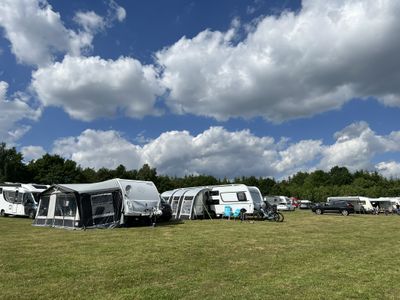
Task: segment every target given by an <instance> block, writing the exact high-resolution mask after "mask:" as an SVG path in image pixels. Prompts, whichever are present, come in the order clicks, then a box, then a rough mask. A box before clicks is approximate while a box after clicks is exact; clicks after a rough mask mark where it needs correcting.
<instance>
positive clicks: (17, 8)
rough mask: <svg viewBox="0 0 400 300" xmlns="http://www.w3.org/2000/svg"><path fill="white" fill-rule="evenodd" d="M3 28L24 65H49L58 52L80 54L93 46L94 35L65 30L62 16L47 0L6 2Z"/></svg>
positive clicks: (0, 6)
mask: <svg viewBox="0 0 400 300" xmlns="http://www.w3.org/2000/svg"><path fill="white" fill-rule="evenodd" d="M0 26H2V27H3V28H4V33H5V37H6V38H7V39H8V40H9V41H10V43H11V51H12V52H13V53H14V55H15V56H16V58H17V60H18V61H19V62H21V63H25V64H30V65H46V64H49V63H51V62H52V61H53V59H54V56H55V55H56V54H58V53H66V52H67V53H70V54H72V55H80V53H81V51H82V50H85V49H88V48H90V47H91V43H92V39H93V36H92V35H91V34H90V33H88V32H86V31H82V32H75V31H73V30H69V29H67V28H65V26H64V24H63V22H62V21H61V16H60V14H59V13H58V12H55V11H54V10H53V8H52V7H51V5H50V4H48V3H47V1H46V0H4V1H2V2H1V3H0Z"/></svg>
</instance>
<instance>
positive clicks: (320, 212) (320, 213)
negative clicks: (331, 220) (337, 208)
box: [315, 208, 323, 215]
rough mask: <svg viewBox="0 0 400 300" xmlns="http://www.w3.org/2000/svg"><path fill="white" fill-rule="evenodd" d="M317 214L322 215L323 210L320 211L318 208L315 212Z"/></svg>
mask: <svg viewBox="0 0 400 300" xmlns="http://www.w3.org/2000/svg"><path fill="white" fill-rule="evenodd" d="M315 213H316V214H317V215H322V213H323V212H322V209H320V208H317V209H316V210H315Z"/></svg>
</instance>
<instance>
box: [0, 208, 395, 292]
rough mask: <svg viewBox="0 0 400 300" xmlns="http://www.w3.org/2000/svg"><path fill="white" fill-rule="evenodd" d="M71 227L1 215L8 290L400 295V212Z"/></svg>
mask: <svg viewBox="0 0 400 300" xmlns="http://www.w3.org/2000/svg"><path fill="white" fill-rule="evenodd" d="M285 217H286V219H285V221H284V222H283V223H274V222H268V221H266V222H260V221H257V222H251V221H245V222H240V221H233V220H203V221H185V222H184V223H180V224H169V225H160V226H157V227H155V228H151V227H131V228H118V229H105V230H101V229H97V230H86V231H69V230H64V229H54V228H38V227H33V226H31V220H28V219H23V218H12V217H9V218H0V298H1V299H233V298H235V299H345V298H356V299H399V297H400V216H397V215H391V216H384V215H379V216H372V215H351V216H348V217H343V216H340V215H322V216H317V215H315V214H313V213H311V212H310V211H296V212H293V213H285Z"/></svg>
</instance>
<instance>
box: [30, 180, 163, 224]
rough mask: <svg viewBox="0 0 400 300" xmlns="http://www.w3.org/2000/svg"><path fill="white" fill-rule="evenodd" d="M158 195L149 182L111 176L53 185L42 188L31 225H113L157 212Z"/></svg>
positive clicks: (146, 218) (158, 204)
mask: <svg viewBox="0 0 400 300" xmlns="http://www.w3.org/2000/svg"><path fill="white" fill-rule="evenodd" d="M160 200H161V199H160V195H159V193H158V191H157V188H156V186H155V185H154V183H153V182H151V181H139V180H125V179H119V178H116V179H111V180H107V181H103V182H97V183H88V184H56V185H53V186H51V187H50V188H49V189H47V190H46V191H44V192H43V193H42V194H41V196H40V202H39V207H38V211H37V214H36V218H35V221H34V225H36V226H51V227H64V228H91V227H115V226H119V225H122V224H125V223H126V222H127V221H128V219H145V220H148V219H150V218H151V217H152V216H154V215H160V214H161V211H160Z"/></svg>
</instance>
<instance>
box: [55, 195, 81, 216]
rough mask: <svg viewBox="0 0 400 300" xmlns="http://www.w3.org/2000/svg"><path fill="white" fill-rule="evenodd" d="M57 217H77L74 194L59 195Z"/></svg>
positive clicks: (57, 198)
mask: <svg viewBox="0 0 400 300" xmlns="http://www.w3.org/2000/svg"><path fill="white" fill-rule="evenodd" d="M54 215H55V216H62V217H75V215H76V201H75V196H74V194H57V197H56V209H55V211H54Z"/></svg>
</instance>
